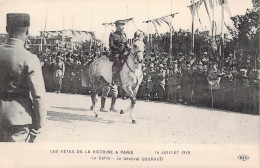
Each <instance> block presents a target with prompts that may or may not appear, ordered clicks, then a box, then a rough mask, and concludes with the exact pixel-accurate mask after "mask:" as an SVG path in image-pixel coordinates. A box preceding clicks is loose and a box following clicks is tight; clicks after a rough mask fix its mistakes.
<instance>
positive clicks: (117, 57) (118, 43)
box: [109, 20, 131, 85]
mask: <svg viewBox="0 0 260 168" xmlns="http://www.w3.org/2000/svg"><path fill="white" fill-rule="evenodd" d="M115 25H116V31H115V32H112V33H111V34H110V36H109V47H110V50H111V55H110V60H111V61H113V62H114V64H113V66H112V72H113V74H112V84H117V85H120V83H121V79H120V71H121V69H122V67H123V64H124V62H125V61H126V58H127V56H128V55H129V53H130V51H131V46H130V45H129V44H128V43H127V36H126V34H125V33H124V26H125V21H124V20H117V21H116V22H115Z"/></svg>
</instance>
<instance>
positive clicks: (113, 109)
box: [110, 97, 118, 112]
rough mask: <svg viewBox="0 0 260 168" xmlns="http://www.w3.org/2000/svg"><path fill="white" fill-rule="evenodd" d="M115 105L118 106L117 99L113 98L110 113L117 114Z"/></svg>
mask: <svg viewBox="0 0 260 168" xmlns="http://www.w3.org/2000/svg"><path fill="white" fill-rule="evenodd" d="M115 104H116V97H112V100H111V107H110V111H113V112H117V111H118V110H116V108H115Z"/></svg>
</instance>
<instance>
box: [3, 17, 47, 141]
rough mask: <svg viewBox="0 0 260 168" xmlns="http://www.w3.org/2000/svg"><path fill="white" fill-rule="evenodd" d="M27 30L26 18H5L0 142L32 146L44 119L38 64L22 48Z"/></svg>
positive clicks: (28, 23)
mask: <svg viewBox="0 0 260 168" xmlns="http://www.w3.org/2000/svg"><path fill="white" fill-rule="evenodd" d="M29 26H30V16H29V15H28V14H20V13H9V14H7V26H6V31H7V32H8V34H9V38H8V40H7V42H6V43H5V44H3V45H1V46H0V74H1V76H0V141H1V142H34V140H35V138H36V137H37V135H39V134H40V132H41V129H42V128H43V124H44V121H45V119H46V115H47V112H46V107H45V86H44V81H43V76H42V70H41V64H40V61H39V59H38V58H37V56H36V55H33V54H31V53H30V52H29V51H27V50H26V49H25V48H24V44H25V40H26V39H27V36H28V29H29ZM31 98H32V99H31Z"/></svg>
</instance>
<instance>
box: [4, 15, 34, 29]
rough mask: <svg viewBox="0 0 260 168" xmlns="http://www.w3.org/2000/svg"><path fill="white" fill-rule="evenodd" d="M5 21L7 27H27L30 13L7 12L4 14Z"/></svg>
mask: <svg viewBox="0 0 260 168" xmlns="http://www.w3.org/2000/svg"><path fill="white" fill-rule="evenodd" d="M6 22H7V26H8V27H12V28H16V27H29V26H30V15H28V14H26V13H8V14H7V15H6Z"/></svg>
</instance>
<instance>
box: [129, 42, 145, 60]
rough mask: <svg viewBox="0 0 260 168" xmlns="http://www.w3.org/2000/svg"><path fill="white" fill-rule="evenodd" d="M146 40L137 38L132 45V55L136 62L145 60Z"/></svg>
mask: <svg viewBox="0 0 260 168" xmlns="http://www.w3.org/2000/svg"><path fill="white" fill-rule="evenodd" d="M144 48H145V45H144V42H143V40H142V39H136V40H135V41H134V43H133V46H132V51H131V55H132V57H133V59H134V62H135V63H136V64H141V63H143V60H144Z"/></svg>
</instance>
